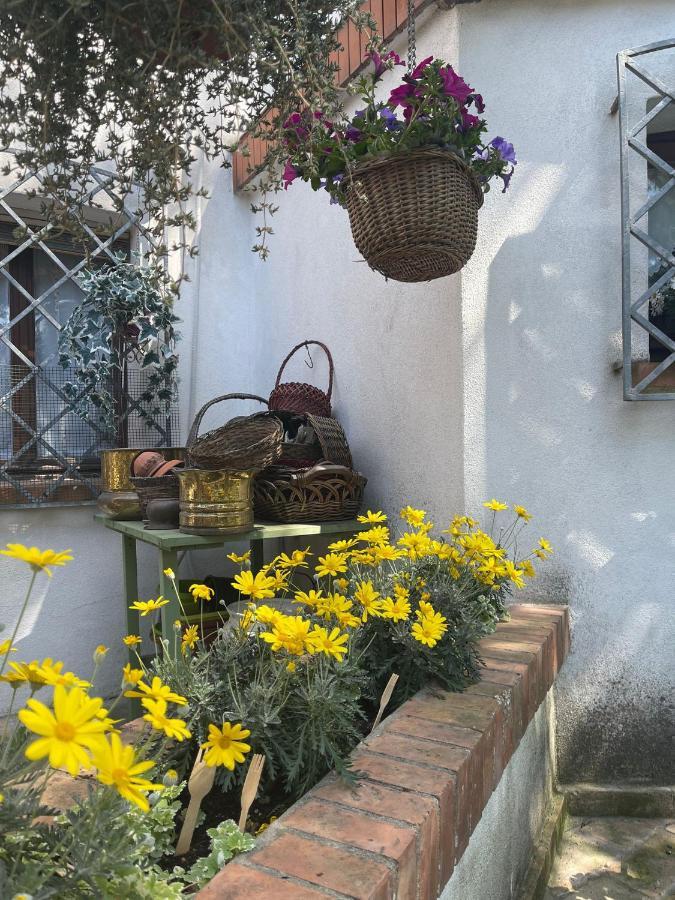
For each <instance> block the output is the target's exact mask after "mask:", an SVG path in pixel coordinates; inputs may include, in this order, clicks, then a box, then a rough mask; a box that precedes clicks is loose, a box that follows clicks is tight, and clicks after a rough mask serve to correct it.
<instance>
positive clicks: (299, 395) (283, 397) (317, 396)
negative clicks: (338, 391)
mask: <svg viewBox="0 0 675 900" xmlns="http://www.w3.org/2000/svg"><path fill="white" fill-rule="evenodd" d="M310 344H316V345H317V346H318V347H321V349H322V350H323V351H324V353H325V354H326V356H327V357H328V390H327V391H326V392H324V391H322V390H321V388H318V387H316V386H315V385H313V384H305V383H304V382H301V381H287V382H285V383H284V384H282V383H281V376H282V374H283V371H284V369H285V368H286V363H287V362H288V361H289V359H290V358H291V357H292V356H293V354H294V353H296V352H297V351H298V350H300V348H301V347H307V348H309V345H310ZM333 374H334V367H333V357H332V356H331V354H330V350H329V349H328V347H326V345H325V344H322V343H321V341H303V342H302V343H301V344H298V345H297V346H296V347H293V349H292V350H291V352H290V353H289V354H288V356H287V357H286V359H285V360H284V361H283V362H282V364H281V367H280V368H279V374H278V375H277V380H276V383H275V385H274V390H273V391H272V393H271V394H270V402H269V406H270V409H271V410H283V411H286V412H295V413H313V414H314V415H317V416H330V414H331V406H330V398H331V394H332V393H333Z"/></svg>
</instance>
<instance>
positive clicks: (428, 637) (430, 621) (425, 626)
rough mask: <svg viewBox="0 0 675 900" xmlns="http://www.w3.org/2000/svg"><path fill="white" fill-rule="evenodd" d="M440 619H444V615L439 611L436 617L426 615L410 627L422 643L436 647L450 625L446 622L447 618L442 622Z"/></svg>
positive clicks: (414, 635) (417, 639)
mask: <svg viewBox="0 0 675 900" xmlns="http://www.w3.org/2000/svg"><path fill="white" fill-rule="evenodd" d="M440 619H443V616H441V615H440V613H437V614H436V617H424V618H423V619H420V621H419V622H415V623H414V625H413V626H412V628H411V629H410V631H411V634H412V636H413V637H414V638H415V640H416V641H419V642H420V644H425V645H426V646H427V647H435V646H436V644H437V643H438V642H439V641H440V639H441V638H442V637H443V635H444V634H445V632H446V631H447V630H448V626H447V625H445V624H444V621H445V620H443V622H441V621H440Z"/></svg>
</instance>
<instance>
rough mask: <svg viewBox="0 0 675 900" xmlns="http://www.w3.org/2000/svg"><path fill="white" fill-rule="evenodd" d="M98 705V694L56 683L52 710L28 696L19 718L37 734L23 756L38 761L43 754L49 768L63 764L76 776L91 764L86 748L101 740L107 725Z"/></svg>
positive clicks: (90, 747) (92, 746)
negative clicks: (46, 758) (67, 687)
mask: <svg viewBox="0 0 675 900" xmlns="http://www.w3.org/2000/svg"><path fill="white" fill-rule="evenodd" d="M102 705H103V701H102V700H101V698H100V697H88V696H87V694H85V692H84V691H83V690H82V689H81V688H78V687H74V688H71V689H70V690H67V689H66V688H65V687H63V685H60V684H57V685H56V687H55V688H54V709H53V711H52V710H51V709H49V707H47V706H45V705H44V703H40V701H39V700H36V699H35V698H34V697H31V698H30V699H29V700H28V701H27V703H26V708H25V709H22V710H20V711H19V720H20V721H21V723H22V724H23V725H25V726H26V728H27V729H28V730H29V731H32V732H33V733H34V734H37V735H39V737H38V739H37V740H36V741H33V742H32V743H31V744H29V745H28V747H27V748H26V757H27V758H28V759H30V760H38V759H42V758H43V757H45V756H47V757H49V764H50V766H52V768H54V769H58V768H61V767H64V768H66V769H67V770H68V771H69V772H70V774H71V775H77V773H78V772H79V770H80V767H81V766H85V767H87V766H89V765H90V764H91V759H90V756H89V754H88V753H87V751H88V750H93V749H94V748H95V747H96V746H97V745H98V744H100V743H101V741H102V735H103V733H104V732H105V731H107V730H108V728H109V726H108V725H107V724H106V723H105V722H104V721H102V720H101V719H99V718H98V716H97V713H98V711H99V710H100V709H101V707H102Z"/></svg>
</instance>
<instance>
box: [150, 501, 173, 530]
mask: <svg viewBox="0 0 675 900" xmlns="http://www.w3.org/2000/svg"><path fill="white" fill-rule="evenodd" d="M146 513H147V521H146V523H145V528H146V529H147V530H148V531H169V530H170V529H173V528H178V517H179V513H180V502H179V501H178V500H167V499H158V500H148V505H147V508H146Z"/></svg>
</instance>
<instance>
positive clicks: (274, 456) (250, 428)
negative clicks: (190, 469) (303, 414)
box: [186, 394, 284, 471]
mask: <svg viewBox="0 0 675 900" xmlns="http://www.w3.org/2000/svg"><path fill="white" fill-rule="evenodd" d="M222 400H256V401H257V402H258V403H263V404H265V405H267V400H265V399H264V398H263V397H258V396H257V395H255V394H223V396H222V397H214V399H213V400H209V402H208V403H205V404H204V406H202V408H201V409H200V410H199V412H198V413H197V415H196V416H195V420H194V422H193V423H192V427H191V428H190V434H189V435H188V439H187V447H186V449H187V458H188V462H189V465H191V466H194V467H195V468H198V469H233V470H235V471H257V470H260V469H264V468H265V467H266V466H271V465H272V464H273V463H274V462H276V461H277V460H278V459H279V456H280V455H281V441H282V439H283V436H284V428H283V425H282V424H281V422H280V421H279V419H277V418H276V417H275V416H271V415H270V414H269V413H266V412H265V413H255V415H252V416H237V417H236V418H234V419H230V421H229V422H227V423H226V424H225V425H221V426H220V428H214V429H213V430H212V431H209V432H207V433H206V434H203V435H200V434H199V426H200V425H201V423H202V419H203V418H204V414H205V413H206V411H207V410H208V409H209V407H211V406H213V405H214V403H220V402H221V401H222Z"/></svg>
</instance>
